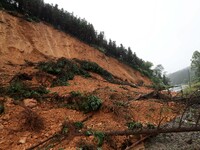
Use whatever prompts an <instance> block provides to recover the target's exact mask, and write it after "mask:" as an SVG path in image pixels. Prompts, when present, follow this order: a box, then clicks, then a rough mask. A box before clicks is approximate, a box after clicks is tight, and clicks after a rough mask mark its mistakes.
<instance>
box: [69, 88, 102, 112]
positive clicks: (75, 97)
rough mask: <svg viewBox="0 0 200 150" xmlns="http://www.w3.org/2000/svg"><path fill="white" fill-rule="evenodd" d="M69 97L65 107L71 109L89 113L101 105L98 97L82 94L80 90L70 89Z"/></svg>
mask: <svg viewBox="0 0 200 150" xmlns="http://www.w3.org/2000/svg"><path fill="white" fill-rule="evenodd" d="M70 94H71V97H70V98H69V100H68V103H67V105H66V107H68V108H71V109H76V110H80V111H83V112H85V113H89V112H92V111H97V110H99V109H100V107H101V105H102V101H101V99H100V98H98V97H97V96H94V95H83V94H81V93H80V92H74V91H72V92H71V93H70Z"/></svg>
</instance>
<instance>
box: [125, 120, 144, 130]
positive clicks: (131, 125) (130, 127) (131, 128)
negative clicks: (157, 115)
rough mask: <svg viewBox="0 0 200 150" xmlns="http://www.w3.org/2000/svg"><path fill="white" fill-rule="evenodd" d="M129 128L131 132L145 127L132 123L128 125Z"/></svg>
mask: <svg viewBox="0 0 200 150" xmlns="http://www.w3.org/2000/svg"><path fill="white" fill-rule="evenodd" d="M127 127H128V129H129V130H134V129H141V128H142V127H143V125H142V123H140V122H135V121H131V122H128V123H127Z"/></svg>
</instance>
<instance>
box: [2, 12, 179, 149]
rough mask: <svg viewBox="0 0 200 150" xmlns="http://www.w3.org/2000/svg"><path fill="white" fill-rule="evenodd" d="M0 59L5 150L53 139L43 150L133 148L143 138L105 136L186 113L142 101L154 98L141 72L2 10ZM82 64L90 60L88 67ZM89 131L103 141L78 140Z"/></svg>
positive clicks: (168, 119) (42, 147)
mask: <svg viewBox="0 0 200 150" xmlns="http://www.w3.org/2000/svg"><path fill="white" fill-rule="evenodd" d="M0 54H1V55H0V85H1V87H0V90H1V92H2V93H3V94H2V93H1V97H0V105H1V106H3V105H4V112H3V113H2V114H1V116H0V135H3V136H0V149H3V150H4V149H13V150H21V149H27V148H30V147H31V146H33V145H36V144H38V143H40V142H41V141H43V140H46V139H50V140H49V141H48V142H45V143H44V144H42V145H41V149H70V150H72V149H74V150H75V149H77V148H82V149H84V148H85V149H96V148H97V147H102V149H108V150H110V149H126V147H128V146H130V145H131V144H134V142H137V141H138V140H140V139H141V138H142V137H140V136H114V137H110V138H105V139H104V137H103V139H102V136H103V135H102V133H101V132H100V133H99V132H98V131H112V130H114V131H116V130H128V129H131V128H134V125H135V123H139V125H140V126H144V127H145V128H147V127H148V126H149V125H151V126H150V127H152V125H153V126H156V125H158V124H159V121H160V119H161V117H162V116H164V119H163V123H164V122H167V121H170V120H171V119H173V118H174V117H175V116H176V115H177V113H178V110H177V108H176V104H174V103H173V102H171V103H170V102H169V103H164V102H161V101H159V102H158V101H157V100H155V99H143V101H140V100H137V98H138V97H140V96H141V95H143V94H147V93H151V92H152V91H153V90H152V89H149V88H147V87H146V85H150V84H151V82H150V80H149V79H148V78H146V77H144V76H142V75H141V74H140V73H139V72H138V71H135V70H133V69H131V68H130V67H128V66H126V65H124V64H122V63H120V62H119V61H118V60H116V59H114V58H111V57H107V56H105V54H103V53H101V52H99V51H98V50H96V49H94V48H93V47H90V46H88V45H86V44H84V43H83V42H81V41H79V40H77V39H75V38H73V37H71V36H70V35H66V34H65V33H63V32H60V31H58V30H56V29H54V28H52V27H51V26H49V25H45V24H44V23H42V22H41V23H31V22H27V21H25V20H24V19H22V18H20V17H14V16H12V15H9V14H7V13H6V12H3V11H0ZM61 57H63V58H62V59H60V58H61ZM74 58H76V59H74ZM58 60H60V61H59V63H58ZM81 60H87V61H86V66H85V67H83V66H81V64H80V63H78V62H81ZM41 61H42V62H43V63H42V66H40V65H39V64H38V62H41ZM91 62H96V63H97V64H98V65H96V64H94V63H91ZM46 63H47V64H46ZM49 64H50V66H48V65H49ZM51 65H53V66H55V67H51ZM69 65H71V67H72V68H69ZM90 65H92V67H95V68H92V67H91V66H90ZM70 69H71V70H70ZM72 70H73V71H72ZM69 73H70V74H69ZM68 76H69V78H68ZM107 77H109V78H107ZM56 79H58V80H56ZM111 79H112V80H111ZM54 81H59V82H58V83H59V84H60V81H61V84H62V86H61V85H59V86H57V85H55V84H54V85H52V83H53V82H54ZM56 83H57V82H56ZM63 83H65V84H63ZM143 83H144V84H143ZM135 84H138V86H137V87H136V86H135ZM41 86H42V88H41ZM85 101H86V102H87V101H89V103H87V105H86V103H85ZM88 104H89V105H88ZM97 106H98V107H97ZM97 108H98V109H97ZM163 108H164V109H163ZM88 109H91V110H92V111H90V112H88ZM86 110H87V111H86ZM93 110H95V111H93ZM163 110H164V111H163ZM161 111H162V114H161ZM30 118H31V119H30ZM66 123H67V124H66ZM136 125H138V124H136ZM61 131H62V133H61ZM85 132H87V134H91V132H92V134H93V133H94V134H95V136H96V137H95V136H83V135H82V136H76V135H77V134H78V133H85ZM56 135H62V136H61V137H59V136H56ZM63 135H64V136H63ZM52 136H53V138H52ZM102 141H104V142H102Z"/></svg>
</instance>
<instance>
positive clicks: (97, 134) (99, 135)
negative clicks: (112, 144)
mask: <svg viewBox="0 0 200 150" xmlns="http://www.w3.org/2000/svg"><path fill="white" fill-rule="evenodd" d="M94 137H95V138H96V139H97V145H98V146H102V145H103V142H104V139H105V134H104V133H103V132H94Z"/></svg>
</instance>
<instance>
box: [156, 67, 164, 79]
mask: <svg viewBox="0 0 200 150" xmlns="http://www.w3.org/2000/svg"><path fill="white" fill-rule="evenodd" d="M163 70H164V67H163V66H162V65H161V64H159V65H157V66H156V67H155V69H154V75H155V76H156V77H157V78H159V79H161V78H162V72H163Z"/></svg>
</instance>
